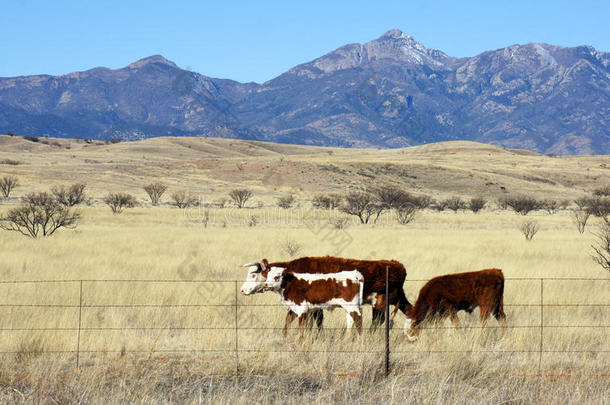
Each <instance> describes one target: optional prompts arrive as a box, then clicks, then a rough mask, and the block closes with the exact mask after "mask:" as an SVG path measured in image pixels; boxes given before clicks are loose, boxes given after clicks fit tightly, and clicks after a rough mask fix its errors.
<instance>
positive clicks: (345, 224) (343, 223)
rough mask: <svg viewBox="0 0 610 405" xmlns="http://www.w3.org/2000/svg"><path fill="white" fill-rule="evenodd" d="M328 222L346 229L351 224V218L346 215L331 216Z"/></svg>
mask: <svg viewBox="0 0 610 405" xmlns="http://www.w3.org/2000/svg"><path fill="white" fill-rule="evenodd" d="M328 223H329V224H331V225H332V226H333V227H334V228H335V229H345V228H347V227H348V225H349V219H347V218H344V217H337V218H331V219H330V220H329V221H328Z"/></svg>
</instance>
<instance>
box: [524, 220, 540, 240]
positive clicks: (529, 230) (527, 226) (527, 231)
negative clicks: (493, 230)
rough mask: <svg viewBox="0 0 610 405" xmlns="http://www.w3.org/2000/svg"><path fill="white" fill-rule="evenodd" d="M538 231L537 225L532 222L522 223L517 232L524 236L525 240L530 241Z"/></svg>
mask: <svg viewBox="0 0 610 405" xmlns="http://www.w3.org/2000/svg"><path fill="white" fill-rule="evenodd" d="M539 229H540V228H539V227H538V224H537V223H536V222H534V221H528V222H524V223H522V224H521V226H520V227H519V230H520V231H521V233H522V234H523V236H525V240H532V239H533V238H534V235H536V233H537V232H538V230H539Z"/></svg>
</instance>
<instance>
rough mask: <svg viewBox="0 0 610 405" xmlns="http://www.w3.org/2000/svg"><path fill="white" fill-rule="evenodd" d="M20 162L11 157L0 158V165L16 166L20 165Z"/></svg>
mask: <svg viewBox="0 0 610 405" xmlns="http://www.w3.org/2000/svg"><path fill="white" fill-rule="evenodd" d="M20 164H21V162H20V161H18V160H12V159H4V160H0V165H11V166H18V165H20Z"/></svg>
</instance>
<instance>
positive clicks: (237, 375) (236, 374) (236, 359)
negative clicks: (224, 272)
mask: <svg viewBox="0 0 610 405" xmlns="http://www.w3.org/2000/svg"><path fill="white" fill-rule="evenodd" d="M238 348H239V331H238V329H237V280H235V378H236V379H237V378H239V350H238Z"/></svg>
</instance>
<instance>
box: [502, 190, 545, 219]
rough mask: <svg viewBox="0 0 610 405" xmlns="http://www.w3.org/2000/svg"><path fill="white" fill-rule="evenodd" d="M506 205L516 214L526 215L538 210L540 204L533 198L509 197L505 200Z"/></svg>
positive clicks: (522, 196)
mask: <svg viewBox="0 0 610 405" xmlns="http://www.w3.org/2000/svg"><path fill="white" fill-rule="evenodd" d="M506 204H507V205H508V206H509V207H511V208H512V209H513V210H514V211H515V212H516V213H519V214H521V215H527V214H528V213H530V212H531V211H534V210H537V209H539V208H540V202H539V201H538V200H536V199H535V198H533V197H529V196H526V195H519V196H510V197H507V198H506Z"/></svg>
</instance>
